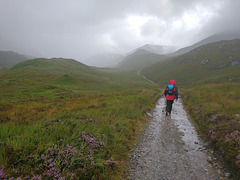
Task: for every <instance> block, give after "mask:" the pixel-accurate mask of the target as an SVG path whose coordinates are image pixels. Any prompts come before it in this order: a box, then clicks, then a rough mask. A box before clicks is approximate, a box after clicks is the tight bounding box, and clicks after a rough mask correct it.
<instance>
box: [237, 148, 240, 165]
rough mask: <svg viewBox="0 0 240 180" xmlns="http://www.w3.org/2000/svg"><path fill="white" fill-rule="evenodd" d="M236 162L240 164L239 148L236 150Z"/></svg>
mask: <svg viewBox="0 0 240 180" xmlns="http://www.w3.org/2000/svg"><path fill="white" fill-rule="evenodd" d="M236 159H237V160H236V164H237V165H239V164H240V150H238V155H237V157H236Z"/></svg>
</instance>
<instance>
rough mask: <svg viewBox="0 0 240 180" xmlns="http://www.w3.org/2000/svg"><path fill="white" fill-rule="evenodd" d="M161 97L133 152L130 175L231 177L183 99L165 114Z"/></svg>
mask: <svg viewBox="0 0 240 180" xmlns="http://www.w3.org/2000/svg"><path fill="white" fill-rule="evenodd" d="M164 109H165V100H164V99H163V98H160V99H159V100H158V102H157V105H156V108H155V109H154V111H153V113H152V120H151V121H150V122H149V124H148V127H147V128H146V130H145V132H144V133H143V134H142V135H141V136H140V138H139V142H138V145H137V146H136V148H135V149H134V150H133V151H132V153H131V158H130V175H129V179H134V180H135V179H148V180H149V179H160V180H198V179H199V180H211V179H221V180H225V179H228V178H227V176H229V173H226V172H225V173H224V172H223V169H221V165H220V164H219V163H218V162H216V159H215V158H214V157H212V156H211V153H210V150H209V149H207V148H205V146H204V145H203V142H202V141H201V139H200V138H199V136H198V135H197V133H196V130H195V128H194V127H193V125H192V124H191V123H190V121H189V118H188V117H187V114H186V111H185V110H184V109H183V104H182V102H181V99H180V100H179V101H178V102H177V103H174V104H173V111H172V116H171V117H169V116H167V117H166V116H165V111H164Z"/></svg>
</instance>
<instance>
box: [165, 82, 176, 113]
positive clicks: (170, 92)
mask: <svg viewBox="0 0 240 180" xmlns="http://www.w3.org/2000/svg"><path fill="white" fill-rule="evenodd" d="M164 95H165V98H166V100H167V106H166V116H167V115H169V116H170V115H171V111H172V104H173V102H174V100H175V99H176V102H177V101H178V88H177V86H176V85H175V80H170V81H169V84H168V85H167V87H166V89H165V92H164Z"/></svg>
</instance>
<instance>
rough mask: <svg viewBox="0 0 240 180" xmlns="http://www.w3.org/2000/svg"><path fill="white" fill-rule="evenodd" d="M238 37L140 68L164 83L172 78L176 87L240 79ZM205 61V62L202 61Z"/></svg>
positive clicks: (153, 78)
mask: <svg viewBox="0 0 240 180" xmlns="http://www.w3.org/2000/svg"><path fill="white" fill-rule="evenodd" d="M239 47H240V40H231V41H220V42H216V43H211V44H207V45H204V46H202V47H199V48H197V49H195V50H192V51H191V52H189V53H186V54H183V55H181V56H177V57H174V58H169V59H167V60H165V61H162V62H159V63H157V64H155V65H154V66H152V67H150V68H146V69H143V71H142V74H144V75H145V76H146V77H148V78H149V79H151V80H153V81H154V82H157V83H158V84H161V85H164V84H166V83H168V82H169V80H170V79H175V80H176V82H177V84H178V86H179V87H194V86H196V85H200V84H205V83H217V82H228V81H232V82H238V81H240V79H239V78H240V75H239V72H240V65H235V66H232V64H231V63H232V62H234V61H238V62H239V51H240V48H239ZM206 60H208V61H206Z"/></svg>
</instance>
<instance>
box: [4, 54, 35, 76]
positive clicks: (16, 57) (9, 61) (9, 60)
mask: <svg viewBox="0 0 240 180" xmlns="http://www.w3.org/2000/svg"><path fill="white" fill-rule="evenodd" d="M27 59H30V57H28V56H25V55H21V54H18V53H15V52H12V51H0V72H1V71H4V70H6V69H8V68H10V67H12V66H14V65H15V64H17V63H19V62H22V61H25V60H27Z"/></svg>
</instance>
